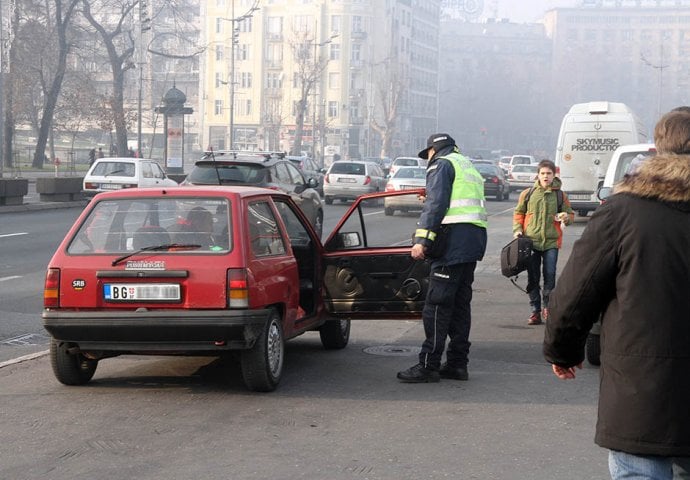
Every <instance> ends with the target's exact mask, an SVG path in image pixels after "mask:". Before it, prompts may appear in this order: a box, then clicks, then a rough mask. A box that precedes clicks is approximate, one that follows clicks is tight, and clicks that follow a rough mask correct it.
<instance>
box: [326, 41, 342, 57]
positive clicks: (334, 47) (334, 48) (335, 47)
mask: <svg viewBox="0 0 690 480" xmlns="http://www.w3.org/2000/svg"><path fill="white" fill-rule="evenodd" d="M328 58H329V59H330V60H340V44H339V43H331V48H330V54H329V56H328Z"/></svg>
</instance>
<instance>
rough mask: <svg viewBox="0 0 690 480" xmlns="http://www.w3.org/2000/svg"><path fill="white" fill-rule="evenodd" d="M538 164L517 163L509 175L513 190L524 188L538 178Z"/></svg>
mask: <svg viewBox="0 0 690 480" xmlns="http://www.w3.org/2000/svg"><path fill="white" fill-rule="evenodd" d="M537 173H538V172H537V164H536V163H533V164H529V165H515V166H514V167H513V169H512V170H511V172H510V175H508V180H509V181H510V189H511V190H524V189H525V188H530V187H531V186H532V185H534V182H535V181H536V180H537Z"/></svg>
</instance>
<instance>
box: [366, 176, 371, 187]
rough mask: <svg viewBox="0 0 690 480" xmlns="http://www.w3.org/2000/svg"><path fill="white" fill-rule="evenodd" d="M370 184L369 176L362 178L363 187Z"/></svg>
mask: <svg viewBox="0 0 690 480" xmlns="http://www.w3.org/2000/svg"><path fill="white" fill-rule="evenodd" d="M370 183H371V177H370V176H369V175H367V176H366V177H365V178H364V185H369V184H370Z"/></svg>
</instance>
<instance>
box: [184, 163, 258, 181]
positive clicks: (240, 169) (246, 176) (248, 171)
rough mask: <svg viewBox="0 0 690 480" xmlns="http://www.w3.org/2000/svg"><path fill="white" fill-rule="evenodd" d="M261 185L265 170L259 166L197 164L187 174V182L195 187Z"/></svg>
mask: <svg viewBox="0 0 690 480" xmlns="http://www.w3.org/2000/svg"><path fill="white" fill-rule="evenodd" d="M219 179H220V184H222V185H263V184H265V183H266V168H264V167H263V166H262V165H259V164H256V165H254V164H250V163H237V164H227V163H222V162H204V163H198V164H197V165H195V166H194V169H193V170H192V171H191V172H190V173H189V175H188V177H187V181H188V182H189V183H193V184H195V185H218V183H219V182H218V181H219Z"/></svg>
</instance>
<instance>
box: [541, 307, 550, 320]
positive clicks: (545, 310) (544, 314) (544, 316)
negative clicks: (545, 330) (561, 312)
mask: <svg viewBox="0 0 690 480" xmlns="http://www.w3.org/2000/svg"><path fill="white" fill-rule="evenodd" d="M541 319H542V320H544V321H547V320H548V319H549V309H548V308H542V309H541Z"/></svg>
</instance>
